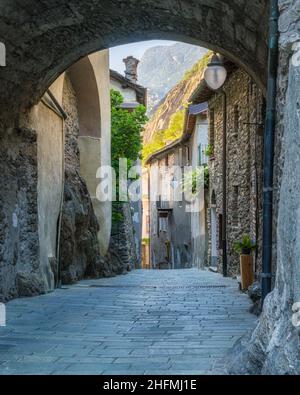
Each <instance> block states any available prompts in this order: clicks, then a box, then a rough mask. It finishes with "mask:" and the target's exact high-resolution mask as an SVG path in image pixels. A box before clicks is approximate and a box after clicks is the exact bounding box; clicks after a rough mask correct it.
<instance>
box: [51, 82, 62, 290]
mask: <svg viewBox="0 0 300 395" xmlns="http://www.w3.org/2000/svg"><path fill="white" fill-rule="evenodd" d="M47 94H48V95H49V97H50V98H51V100H52V101H53V103H54V104H55V106H56V107H57V109H58V110H59V112H60V113H61V115H62V118H63V121H65V120H66V119H67V114H66V113H65V111H64V110H63V108H62V107H61V105H60V104H59V102H58V101H57V100H56V98H55V96H54V95H53V94H52V92H51V91H50V89H48V90H47ZM61 139H62V141H61V143H62V158H61V171H62V182H61V184H62V185H61V197H60V209H59V215H58V220H57V239H56V262H57V282H56V284H55V286H56V287H57V288H60V287H61V259H60V237H61V226H62V216H63V206H64V193H65V128H64V122H63V126H62V137H61Z"/></svg>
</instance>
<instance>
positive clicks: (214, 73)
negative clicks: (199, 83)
mask: <svg viewBox="0 0 300 395" xmlns="http://www.w3.org/2000/svg"><path fill="white" fill-rule="evenodd" d="M204 78H205V81H206V83H207V85H208V86H209V87H210V88H211V89H212V90H214V91H217V90H218V89H220V88H222V86H223V85H224V82H225V81H226V78H227V70H226V68H225V67H224V63H223V61H222V58H221V56H219V55H217V54H214V55H213V57H212V58H211V61H210V63H209V64H208V66H207V68H206V70H205V73H204Z"/></svg>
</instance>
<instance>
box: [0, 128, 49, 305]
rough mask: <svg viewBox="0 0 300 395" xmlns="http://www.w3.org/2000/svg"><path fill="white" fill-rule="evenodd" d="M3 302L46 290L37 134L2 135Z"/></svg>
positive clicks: (0, 269) (0, 259)
mask: <svg viewBox="0 0 300 395" xmlns="http://www.w3.org/2000/svg"><path fill="white" fill-rule="evenodd" d="M0 174H1V178H0V223H1V227H0V279H1V281H0V301H1V302H4V301H6V300H8V299H11V298H13V297H17V296H32V295H36V294H39V293H43V292H44V287H45V286H44V284H43V282H42V280H41V273H40V272H39V240H38V220H37V135H36V132H35V131H34V130H32V129H25V128H23V129H12V130H11V131H10V133H9V134H6V135H4V136H1V137H0Z"/></svg>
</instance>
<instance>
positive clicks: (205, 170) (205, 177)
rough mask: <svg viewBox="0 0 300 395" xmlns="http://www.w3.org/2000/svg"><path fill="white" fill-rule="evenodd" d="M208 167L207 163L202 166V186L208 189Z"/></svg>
mask: <svg viewBox="0 0 300 395" xmlns="http://www.w3.org/2000/svg"><path fill="white" fill-rule="evenodd" d="M209 179H210V178H209V168H208V166H207V165H205V166H204V188H205V189H209Z"/></svg>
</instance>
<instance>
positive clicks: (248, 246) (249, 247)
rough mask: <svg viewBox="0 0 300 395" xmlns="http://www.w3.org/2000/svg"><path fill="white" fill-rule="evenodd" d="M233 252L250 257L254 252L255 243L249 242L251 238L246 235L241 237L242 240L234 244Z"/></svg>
mask: <svg viewBox="0 0 300 395" xmlns="http://www.w3.org/2000/svg"><path fill="white" fill-rule="evenodd" d="M233 248H234V251H235V252H237V253H238V254H245V255H251V254H252V252H253V251H255V250H256V243H255V242H254V241H253V240H251V237H250V236H249V235H247V234H245V235H243V237H242V240H240V241H236V242H235V243H234V246H233Z"/></svg>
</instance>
